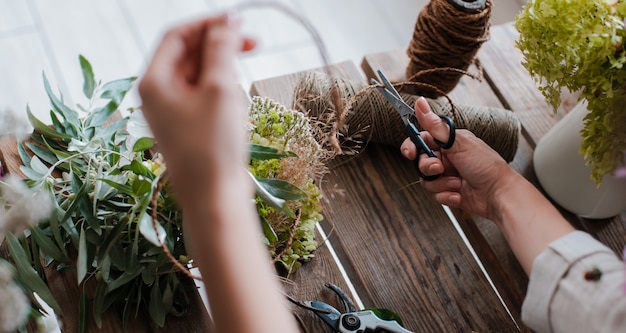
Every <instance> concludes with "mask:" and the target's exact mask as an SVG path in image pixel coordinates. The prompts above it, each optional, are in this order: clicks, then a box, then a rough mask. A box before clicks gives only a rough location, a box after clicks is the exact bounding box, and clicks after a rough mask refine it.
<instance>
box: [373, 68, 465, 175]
mask: <svg viewBox="0 0 626 333" xmlns="http://www.w3.org/2000/svg"><path fill="white" fill-rule="evenodd" d="M377 72H378V76H379V77H380V80H381V81H383V84H381V83H379V82H378V81H376V79H373V78H372V79H371V80H370V82H371V83H372V84H374V85H376V89H378V92H380V93H381V94H382V95H383V96H384V97H385V99H387V101H388V102H389V103H391V105H393V108H394V109H395V110H396V111H397V112H398V114H400V118H402V121H403V122H404V125H405V126H406V127H405V131H406V134H407V135H408V136H409V138H411V141H412V142H413V143H414V144H415V146H416V147H417V156H418V157H417V158H416V159H415V161H414V164H415V170H416V171H417V174H418V175H419V176H420V177H421V178H422V179H424V180H435V179H437V178H439V176H441V175H432V176H427V175H425V174H423V173H422V172H421V171H420V169H419V166H418V164H419V155H420V150H423V151H424V152H425V153H426V155H428V156H429V157H437V155H435V152H434V151H433V150H432V149H430V147H428V145H427V144H426V142H424V139H423V138H422V136H421V135H420V131H419V130H418V129H417V127H415V125H414V124H413V122H411V119H414V120H415V121H416V122H417V118H416V117H415V109H414V108H413V107H410V106H409V105H408V104H406V103H405V102H404V101H403V100H402V97H401V96H400V94H399V93H398V91H397V90H396V89H395V88H394V87H393V85H392V84H391V82H389V80H388V79H387V77H385V75H384V74H383V72H382V71H380V70H378V71H377ZM439 118H441V120H443V121H444V122H445V123H446V124H448V126H449V127H450V136H449V137H448V141H447V142H441V141H439V140H437V139H435V138H433V139H434V140H435V143H436V144H437V145H438V146H439V147H441V148H443V149H449V148H450V147H452V145H453V144H454V139H455V127H454V122H453V121H452V119H450V117H448V116H445V115H439Z"/></svg>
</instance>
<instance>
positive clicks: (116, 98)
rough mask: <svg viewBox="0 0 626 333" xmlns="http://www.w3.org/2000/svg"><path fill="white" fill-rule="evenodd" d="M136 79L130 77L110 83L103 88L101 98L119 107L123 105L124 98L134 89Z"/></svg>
mask: <svg viewBox="0 0 626 333" xmlns="http://www.w3.org/2000/svg"><path fill="white" fill-rule="evenodd" d="M135 80H137V78H136V77H129V78H125V79H119V80H115V81H111V82H108V83H106V84H104V85H103V86H102V94H101V95H100V97H101V98H105V99H110V100H111V101H113V102H114V103H116V104H117V105H120V104H121V103H122V100H123V99H124V96H125V95H126V93H127V92H128V91H129V90H130V88H132V87H133V82H135Z"/></svg>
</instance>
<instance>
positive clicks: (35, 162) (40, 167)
mask: <svg viewBox="0 0 626 333" xmlns="http://www.w3.org/2000/svg"><path fill="white" fill-rule="evenodd" d="M30 167H31V168H32V169H33V170H34V171H35V172H37V173H39V174H41V175H45V174H47V173H48V167H47V166H46V165H45V164H43V162H41V160H40V159H39V158H38V157H37V156H33V157H32V158H31V159H30Z"/></svg>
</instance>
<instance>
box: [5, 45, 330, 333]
mask: <svg viewBox="0 0 626 333" xmlns="http://www.w3.org/2000/svg"><path fill="white" fill-rule="evenodd" d="M79 61H80V66H81V69H82V72H83V78H84V84H83V92H84V95H85V96H86V97H87V99H88V104H87V106H86V107H80V109H78V110H76V109H74V108H72V107H70V106H68V105H66V104H65V103H64V102H63V100H62V98H61V97H59V96H57V95H56V94H54V92H53V91H52V89H51V87H50V85H49V83H48V80H47V78H46V77H45V75H44V77H43V80H44V87H45V90H46V92H47V94H48V97H49V99H50V105H51V110H50V118H51V119H52V124H51V125H46V124H44V123H43V122H42V121H40V120H39V119H37V118H36V117H35V116H34V115H33V114H32V112H31V111H30V110H27V112H28V118H29V120H30V122H31V124H32V126H33V127H34V129H35V130H34V132H33V134H32V135H31V137H30V140H29V141H28V142H19V143H18V152H19V155H20V158H21V160H22V164H23V165H22V166H21V168H20V170H21V171H22V172H23V173H24V174H25V175H26V177H27V179H26V183H27V185H28V186H29V187H30V188H31V189H33V190H36V191H40V190H43V191H45V192H46V193H49V195H50V196H51V197H53V198H54V200H53V212H52V214H51V215H50V216H49V217H48V218H47V219H46V220H44V221H43V222H41V223H39V224H38V225H36V226H34V227H32V228H31V229H29V230H28V232H26V233H25V234H24V235H22V236H21V237H15V236H13V235H10V234H9V235H7V242H8V248H9V252H10V256H11V259H12V261H13V262H14V263H15V266H16V267H17V268H18V269H17V274H16V281H17V282H18V283H19V284H20V286H21V287H22V288H23V289H24V291H25V292H26V294H27V295H29V296H30V297H31V303H32V304H33V306H34V308H35V310H38V311H40V312H41V311H42V310H41V309H42V308H41V306H40V305H39V304H38V303H37V300H36V299H35V298H34V296H33V294H34V293H37V294H38V295H39V296H40V297H41V298H42V299H43V300H44V301H46V303H48V304H49V305H50V306H52V308H53V309H54V310H55V311H57V313H61V309H60V307H59V306H58V304H57V302H56V301H55V299H54V298H53V296H52V294H51V293H50V291H49V290H48V288H47V286H46V284H45V282H44V278H43V267H42V264H41V263H42V262H44V263H45V264H46V265H50V266H51V267H54V268H56V269H57V270H59V271H61V270H73V271H74V272H75V273H76V277H77V281H78V283H79V288H81V290H82V293H81V297H80V302H79V307H78V309H79V316H80V323H79V327H80V329H81V331H84V330H85V329H86V328H87V327H88V320H93V321H94V323H95V324H96V325H97V326H98V327H101V326H102V314H103V313H104V312H105V311H109V310H111V311H117V312H118V314H119V317H120V318H121V319H122V323H123V325H124V327H126V325H127V322H128V320H129V319H130V318H131V316H136V315H137V314H138V313H143V314H146V315H148V316H149V318H150V319H151V322H152V324H153V325H154V326H157V327H162V326H163V325H164V324H165V319H166V316H167V315H174V316H182V315H184V314H185V313H186V311H187V307H188V306H189V297H188V296H187V292H190V291H192V292H195V289H194V288H193V287H192V288H190V286H189V283H185V282H189V281H185V280H186V279H187V277H186V276H185V275H184V274H183V272H180V271H179V270H178V269H177V268H175V267H174V265H173V263H172V262H171V261H170V260H171V258H168V256H167V255H166V254H165V253H164V250H163V249H162V247H161V246H166V247H167V248H168V250H169V252H170V253H171V255H172V257H173V258H178V261H179V262H180V263H181V264H182V265H183V266H184V265H187V264H188V263H189V260H188V255H187V253H186V250H185V246H184V239H183V233H182V214H180V212H179V210H178V208H177V205H176V202H175V198H174V197H173V195H172V193H171V191H170V190H169V187H168V183H167V179H165V178H163V174H164V172H165V170H166V165H165V164H164V163H163V161H162V159H161V158H160V155H159V154H158V153H156V154H153V153H152V152H151V151H149V150H150V149H151V148H152V147H153V145H154V140H153V139H152V138H133V137H131V136H129V134H128V132H127V131H126V125H127V123H128V121H129V118H130V117H129V116H125V117H112V116H113V115H116V112H117V110H118V109H119V107H120V104H121V103H122V100H123V99H124V96H125V95H126V93H127V92H128V91H129V90H130V89H131V87H132V84H133V82H134V81H135V78H133V77H131V78H126V79H120V80H115V81H112V82H108V83H104V84H103V83H101V82H100V81H98V80H96V79H95V77H94V74H93V69H92V67H91V64H90V63H89V61H87V59H85V58H84V57H82V56H80V57H79ZM251 110H253V111H251V124H252V126H253V127H254V128H255V129H256V130H252V132H251V133H252V134H251V148H250V149H251V159H250V173H251V174H252V175H253V177H252V178H253V180H254V183H255V184H256V186H257V198H256V202H257V208H258V212H259V217H260V219H261V223H262V227H263V231H264V236H265V241H266V243H267V244H268V247H269V252H270V254H271V256H273V257H274V258H275V260H276V261H277V262H280V263H282V264H283V265H284V267H286V268H287V269H288V270H289V271H293V270H295V269H297V268H298V267H299V265H300V264H301V262H302V261H305V260H307V259H309V258H311V257H313V251H314V250H315V248H316V247H317V243H316V242H315V240H314V229H313V228H314V225H315V223H317V222H318V221H320V220H321V219H322V216H321V215H320V210H321V208H320V204H319V200H320V198H321V193H320V191H319V189H318V188H317V186H316V185H315V184H314V181H313V176H314V175H316V174H317V173H319V172H320V170H321V168H322V164H321V163H320V162H319V161H318V157H319V154H320V152H321V148H320V147H319V145H317V143H316V142H315V140H313V138H312V134H311V128H310V125H309V124H308V120H307V119H306V117H304V115H303V114H301V113H293V114H292V113H287V112H285V111H284V110H283V109H282V107H279V106H278V105H277V104H275V103H273V102H272V103H268V102H261V100H259V99H255V102H254V103H253V104H252V106H251ZM266 111H269V112H267V113H266ZM257 116H258V117H257ZM260 118H263V119H264V120H262V121H260V120H259V119H260ZM259 133H262V134H263V136H260V135H259ZM157 191H158V192H157ZM153 200H155V201H154V202H156V211H153V210H154V207H153ZM296 213H297V214H296ZM153 214H155V215H156V222H157V223H156V225H154V224H153V217H152V216H153ZM209 278H210V277H209ZM89 280H92V281H93V285H95V290H89V291H87V290H84V289H85V286H86V283H87V281H89Z"/></svg>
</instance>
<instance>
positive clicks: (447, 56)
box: [403, 0, 492, 98]
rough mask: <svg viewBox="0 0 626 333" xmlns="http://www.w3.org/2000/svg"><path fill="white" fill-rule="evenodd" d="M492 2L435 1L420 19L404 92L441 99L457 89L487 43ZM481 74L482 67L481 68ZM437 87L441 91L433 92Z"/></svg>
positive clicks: (409, 53)
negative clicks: (407, 83) (409, 83)
mask: <svg viewBox="0 0 626 333" xmlns="http://www.w3.org/2000/svg"><path fill="white" fill-rule="evenodd" d="M491 8H492V0H431V1H430V2H429V3H428V4H427V5H426V6H424V8H422V10H421V12H420V14H419V15H418V17H417V22H416V23H415V30H414V32H413V37H412V39H411V42H410V44H409V47H408V49H407V55H408V56H409V60H410V61H409V64H408V66H407V68H406V77H407V81H409V82H414V83H417V84H416V85H408V86H406V87H405V88H403V90H404V91H405V92H409V93H412V94H416V95H421V96H426V97H430V98H437V97H441V96H444V95H445V94H447V93H449V92H450V91H452V89H454V87H456V85H457V84H458V83H459V81H460V80H461V76H463V75H469V76H471V77H474V78H477V77H476V76H475V75H472V74H470V73H468V72H467V69H468V68H469V66H470V65H471V64H472V63H476V64H477V65H478V66H479V67H480V64H478V61H477V59H476V53H477V52H478V49H479V48H480V46H481V45H482V44H483V43H484V42H485V41H487V39H488V36H489V26H490V18H491ZM479 72H480V68H479ZM432 87H435V88H437V89H433V88H432Z"/></svg>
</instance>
